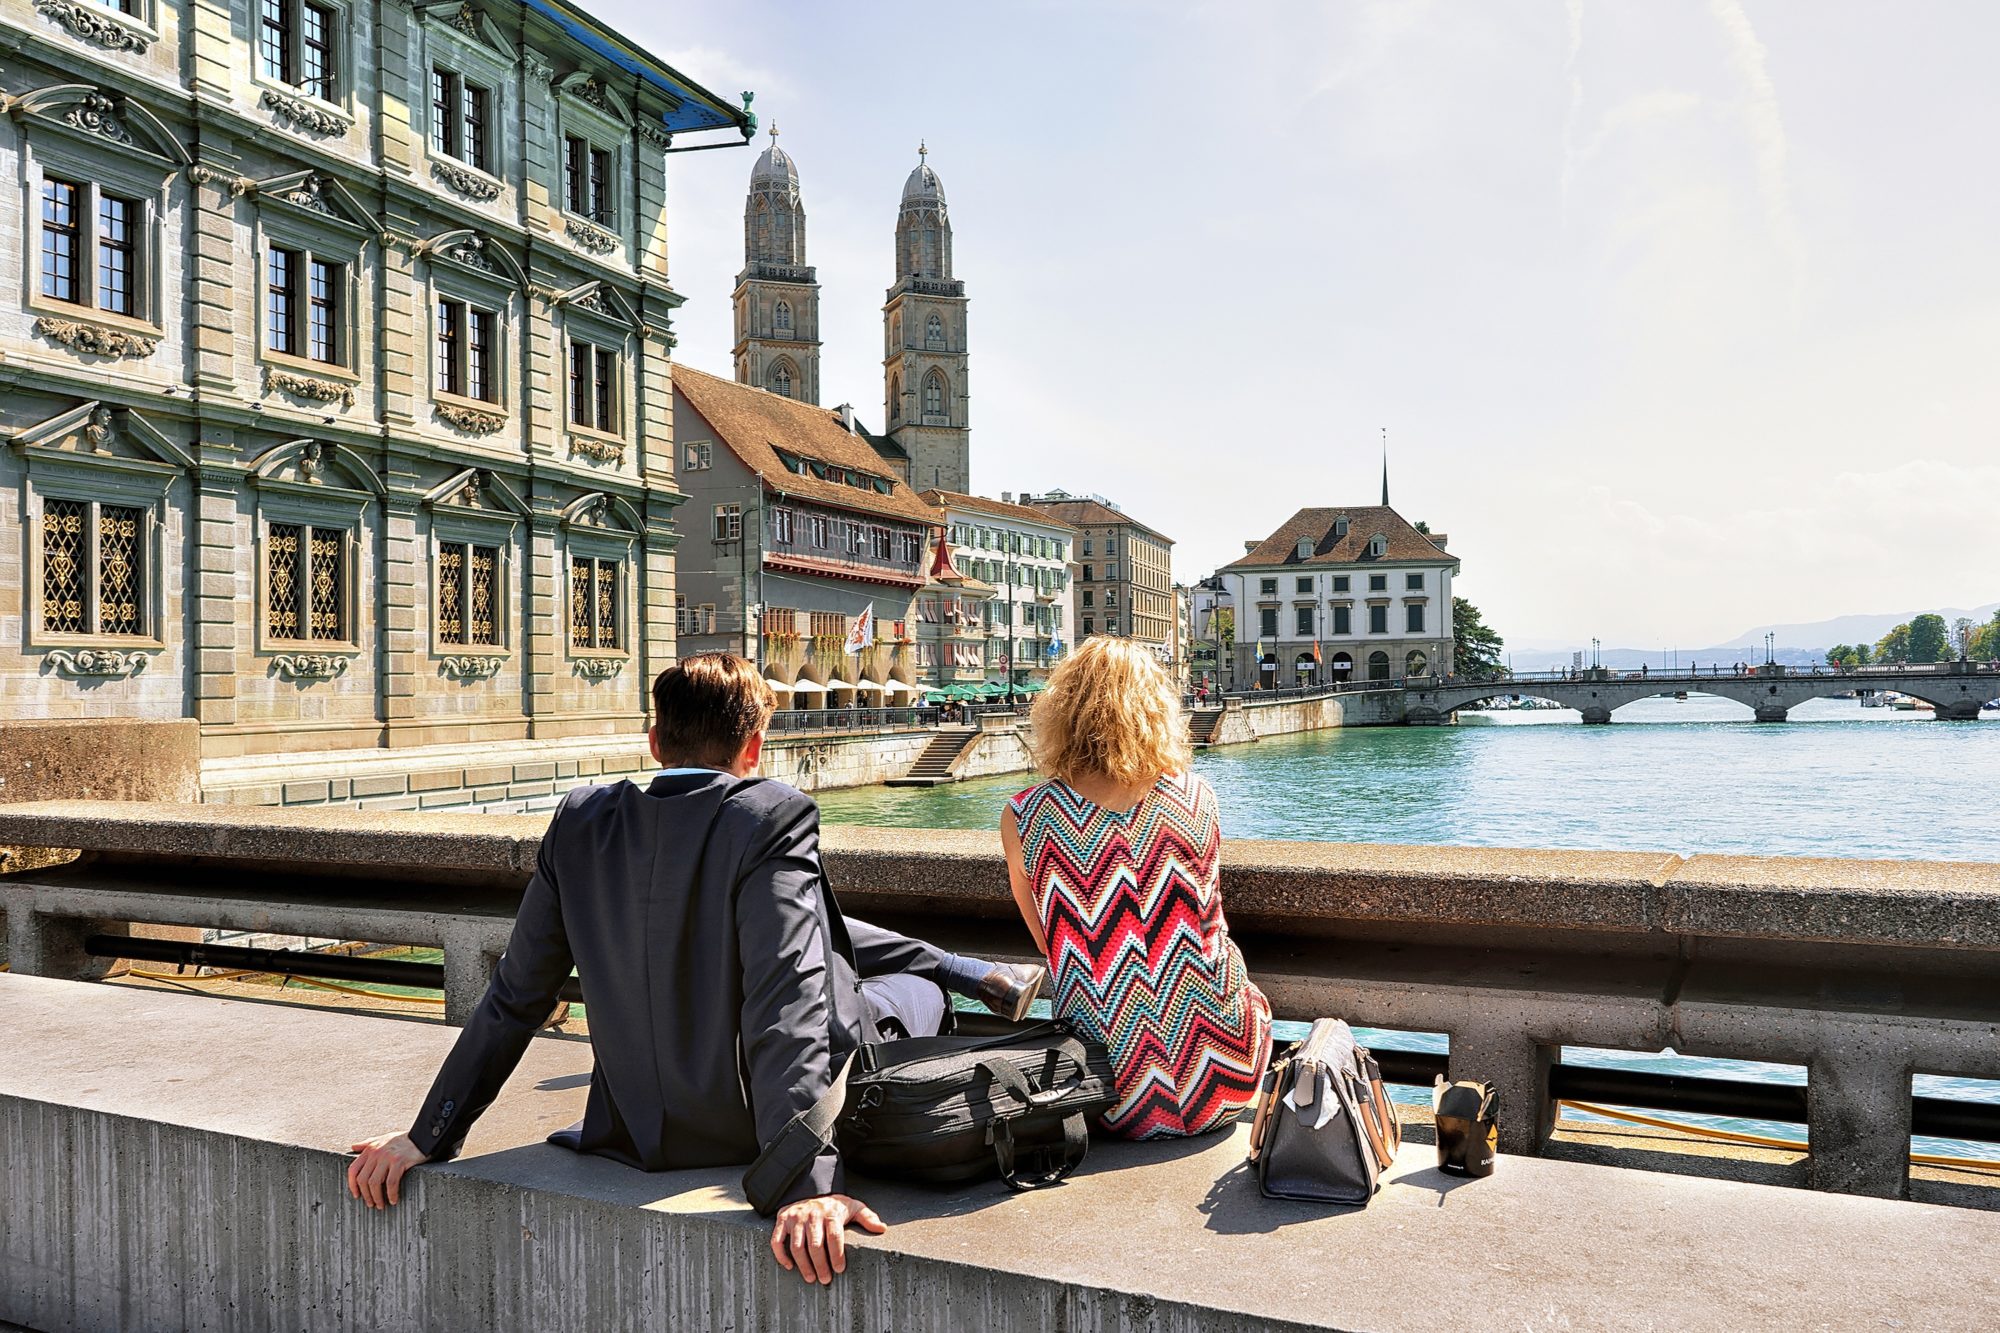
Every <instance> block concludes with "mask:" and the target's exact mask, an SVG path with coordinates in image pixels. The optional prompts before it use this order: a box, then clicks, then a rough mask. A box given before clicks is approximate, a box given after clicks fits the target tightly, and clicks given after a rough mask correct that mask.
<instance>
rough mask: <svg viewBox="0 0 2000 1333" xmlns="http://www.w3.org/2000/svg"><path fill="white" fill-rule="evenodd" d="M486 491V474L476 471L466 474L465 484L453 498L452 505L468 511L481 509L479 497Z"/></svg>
mask: <svg viewBox="0 0 2000 1333" xmlns="http://www.w3.org/2000/svg"><path fill="white" fill-rule="evenodd" d="M485 490H486V474H485V473H484V472H482V471H479V470H477V469H475V470H473V471H471V472H468V473H466V475H465V484H464V485H463V486H461V487H459V488H458V493H457V494H456V495H454V496H452V503H454V504H458V505H463V506H464V507H465V508H467V509H477V508H479V507H480V499H479V497H480V496H481V495H482V494H483V493H484V492H485Z"/></svg>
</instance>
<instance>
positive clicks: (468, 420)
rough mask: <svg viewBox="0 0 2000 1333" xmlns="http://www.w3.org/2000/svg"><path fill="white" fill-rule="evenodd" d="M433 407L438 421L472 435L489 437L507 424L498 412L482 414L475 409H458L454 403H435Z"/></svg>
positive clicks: (505, 419)
mask: <svg viewBox="0 0 2000 1333" xmlns="http://www.w3.org/2000/svg"><path fill="white" fill-rule="evenodd" d="M433 406H434V407H435V408H436V410H437V414H438V420H440V421H442V422H445V423H447V424H448V425H452V426H456V427H458V428H459V429H460V430H463V431H470V432H471V433H472V434H474V435H491V434H492V433H493V432H494V431H496V430H499V429H500V428H501V427H502V426H505V425H506V424H507V418H506V417H504V416H502V415H501V414H500V413H498V412H482V411H480V410H479V409H478V408H476V407H460V406H459V405H458V404H456V403H437V404H434V405H433Z"/></svg>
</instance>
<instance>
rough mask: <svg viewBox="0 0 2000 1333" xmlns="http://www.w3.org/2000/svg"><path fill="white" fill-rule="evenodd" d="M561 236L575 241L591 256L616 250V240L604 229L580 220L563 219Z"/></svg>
mask: <svg viewBox="0 0 2000 1333" xmlns="http://www.w3.org/2000/svg"><path fill="white" fill-rule="evenodd" d="M563 235H565V236H567V237H569V238H570V239H571V240H572V241H575V242H576V243H577V244H578V245H580V246H582V247H583V248H584V249H586V250H588V251H590V252H591V253H592V254H598V255H604V254H610V253H611V252H612V251H613V250H616V249H617V248H618V238H617V237H616V236H613V235H612V234H611V233H610V232H608V231H606V230H605V229H604V228H602V227H599V226H596V225H594V224H592V223H589V222H585V221H584V220H583V219H582V218H565V219H564V220H563Z"/></svg>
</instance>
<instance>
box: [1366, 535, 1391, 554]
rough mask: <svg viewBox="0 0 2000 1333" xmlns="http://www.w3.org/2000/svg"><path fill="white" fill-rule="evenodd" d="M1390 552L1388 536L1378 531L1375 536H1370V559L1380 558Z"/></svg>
mask: <svg viewBox="0 0 2000 1333" xmlns="http://www.w3.org/2000/svg"><path fill="white" fill-rule="evenodd" d="M1388 553H1389V539H1388V538H1387V537H1384V536H1383V535H1382V534H1381V533H1379V532H1378V533H1376V534H1375V535H1374V536H1373V537H1370V538H1369V539H1368V558H1369V559H1371V560H1380V559H1381V558H1382V557H1383V556H1385V555H1387V554H1388Z"/></svg>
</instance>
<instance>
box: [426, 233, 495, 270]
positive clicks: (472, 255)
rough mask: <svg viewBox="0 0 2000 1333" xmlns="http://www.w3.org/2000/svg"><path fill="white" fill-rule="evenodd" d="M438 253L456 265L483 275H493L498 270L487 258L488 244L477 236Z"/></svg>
mask: <svg viewBox="0 0 2000 1333" xmlns="http://www.w3.org/2000/svg"><path fill="white" fill-rule="evenodd" d="M438 253H439V254H441V255H443V256H444V257H445V258H446V259H449V260H451V261H452V262H453V263H454V264H463V265H465V266H466V267H467V268H476V269H478V270H479V271H480V272H481V273H493V272H496V271H497V269H498V266H497V265H495V264H494V262H493V261H492V260H491V259H489V258H487V257H486V242H485V241H483V240H481V239H480V238H479V237H477V236H468V237H466V238H465V239H464V240H462V241H460V242H459V243H458V244H457V245H450V246H446V247H445V248H444V249H443V250H440V251H439V252H438Z"/></svg>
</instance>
